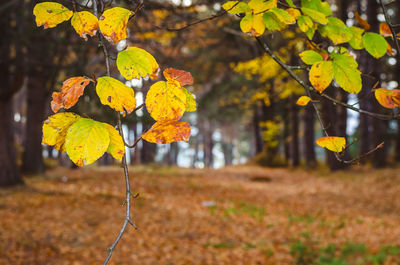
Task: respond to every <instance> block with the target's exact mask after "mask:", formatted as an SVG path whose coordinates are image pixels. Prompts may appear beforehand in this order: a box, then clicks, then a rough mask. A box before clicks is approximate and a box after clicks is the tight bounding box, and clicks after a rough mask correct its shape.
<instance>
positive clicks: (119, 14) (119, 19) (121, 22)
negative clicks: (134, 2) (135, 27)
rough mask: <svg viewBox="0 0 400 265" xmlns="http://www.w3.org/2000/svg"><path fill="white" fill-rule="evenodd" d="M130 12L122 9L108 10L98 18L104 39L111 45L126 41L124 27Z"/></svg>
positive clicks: (126, 34)
mask: <svg viewBox="0 0 400 265" xmlns="http://www.w3.org/2000/svg"><path fill="white" fill-rule="evenodd" d="M131 15H132V12H131V11H129V10H128V9H125V8H122V7H113V8H110V9H108V10H106V11H104V13H103V14H102V15H101V17H100V18H99V26H100V30H101V33H102V34H103V35H104V37H105V38H106V39H107V40H108V41H110V42H113V43H117V42H119V41H121V40H124V39H126V37H127V36H128V33H127V28H126V25H127V23H128V20H129V17H130V16H131Z"/></svg>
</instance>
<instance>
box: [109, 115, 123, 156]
mask: <svg viewBox="0 0 400 265" xmlns="http://www.w3.org/2000/svg"><path fill="white" fill-rule="evenodd" d="M104 124H105V126H106V128H107V130H108V133H109V135H110V144H109V145H108V148H107V153H110V154H111V155H112V156H113V157H114V158H115V159H122V157H123V156H124V154H125V145H124V141H123V140H122V137H121V135H120V134H119V132H118V131H117V130H116V129H115V128H114V127H112V126H111V125H110V124H107V123H104Z"/></svg>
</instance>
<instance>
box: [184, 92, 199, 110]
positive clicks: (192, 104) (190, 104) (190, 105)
mask: <svg viewBox="0 0 400 265" xmlns="http://www.w3.org/2000/svg"><path fill="white" fill-rule="evenodd" d="M182 89H183V92H185V95H186V108H185V111H188V112H192V111H196V109H197V107H196V100H195V98H194V96H193V94H192V93H190V92H189V90H187V89H186V88H184V87H182Z"/></svg>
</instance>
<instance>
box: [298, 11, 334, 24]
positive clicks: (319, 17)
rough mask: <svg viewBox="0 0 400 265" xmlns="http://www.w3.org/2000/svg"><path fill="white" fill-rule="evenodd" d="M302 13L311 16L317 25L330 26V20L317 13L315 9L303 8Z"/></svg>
mask: <svg viewBox="0 0 400 265" xmlns="http://www.w3.org/2000/svg"><path fill="white" fill-rule="evenodd" d="M301 11H302V12H303V14H305V15H307V16H309V17H310V18H311V19H312V20H314V21H315V22H317V23H319V24H321V25H326V24H328V19H327V18H326V16H325V15H324V14H323V13H321V12H318V11H316V10H314V9H311V8H306V7H302V8H301Z"/></svg>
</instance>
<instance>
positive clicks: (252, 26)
mask: <svg viewBox="0 0 400 265" xmlns="http://www.w3.org/2000/svg"><path fill="white" fill-rule="evenodd" d="M240 29H241V30H242V31H243V32H244V33H250V34H251V35H252V36H254V37H258V36H261V35H262V34H263V33H264V31H265V24H264V21H263V15H262V14H259V15H252V14H248V15H246V16H245V17H244V18H242V20H241V21H240Z"/></svg>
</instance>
